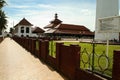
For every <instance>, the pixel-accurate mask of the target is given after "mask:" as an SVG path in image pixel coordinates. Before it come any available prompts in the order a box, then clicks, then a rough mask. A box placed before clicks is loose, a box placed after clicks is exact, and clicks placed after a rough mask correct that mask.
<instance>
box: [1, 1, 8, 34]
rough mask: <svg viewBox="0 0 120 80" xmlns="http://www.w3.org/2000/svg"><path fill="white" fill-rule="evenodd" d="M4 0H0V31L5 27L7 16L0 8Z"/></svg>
mask: <svg viewBox="0 0 120 80" xmlns="http://www.w3.org/2000/svg"><path fill="white" fill-rule="evenodd" d="M5 4H6V2H5V1H4V0H0V33H2V31H3V30H4V29H6V27H7V19H6V18H7V17H6V14H5V12H4V11H3V10H2V8H3V7H4V5H5Z"/></svg>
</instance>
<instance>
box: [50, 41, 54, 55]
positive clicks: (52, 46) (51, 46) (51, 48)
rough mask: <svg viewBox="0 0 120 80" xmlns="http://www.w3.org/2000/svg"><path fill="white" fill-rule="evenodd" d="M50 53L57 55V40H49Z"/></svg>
mask: <svg viewBox="0 0 120 80" xmlns="http://www.w3.org/2000/svg"><path fill="white" fill-rule="evenodd" d="M49 55H50V56H52V57H56V42H55V41H49Z"/></svg>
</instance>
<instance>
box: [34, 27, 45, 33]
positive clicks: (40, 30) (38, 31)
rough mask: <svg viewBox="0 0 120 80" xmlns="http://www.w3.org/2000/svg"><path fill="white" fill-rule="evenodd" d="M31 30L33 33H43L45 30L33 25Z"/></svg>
mask: <svg viewBox="0 0 120 80" xmlns="http://www.w3.org/2000/svg"><path fill="white" fill-rule="evenodd" d="M32 32H33V33H44V32H45V31H44V30H43V29H41V28H40V27H35V28H34V30H33V31H32Z"/></svg>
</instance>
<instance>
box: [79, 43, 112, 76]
mask: <svg viewBox="0 0 120 80" xmlns="http://www.w3.org/2000/svg"><path fill="white" fill-rule="evenodd" d="M91 44H92V45H91V47H92V50H91V52H89V51H87V48H83V49H82V51H81V62H80V67H81V68H82V69H84V70H89V71H91V72H92V73H97V74H99V75H101V76H103V77H106V78H111V76H112V64H113V63H112V61H113V60H112V57H110V56H108V55H106V51H105V50H103V51H102V50H101V52H100V53H99V52H97V51H96V47H97V44H96V43H95V42H92V43H91Z"/></svg>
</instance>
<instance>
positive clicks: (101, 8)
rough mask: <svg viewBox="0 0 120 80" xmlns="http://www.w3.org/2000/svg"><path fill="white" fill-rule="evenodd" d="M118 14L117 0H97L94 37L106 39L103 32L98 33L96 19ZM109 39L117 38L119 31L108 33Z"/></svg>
mask: <svg viewBox="0 0 120 80" xmlns="http://www.w3.org/2000/svg"><path fill="white" fill-rule="evenodd" d="M118 15H119V1H118V0H97V6H96V30H95V39H99V40H106V38H105V35H104V33H98V26H99V25H98V19H99V18H104V17H111V16H118ZM109 35H111V36H110V37H109V40H111V39H118V40H119V33H110V34H109Z"/></svg>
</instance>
